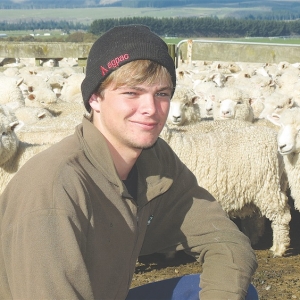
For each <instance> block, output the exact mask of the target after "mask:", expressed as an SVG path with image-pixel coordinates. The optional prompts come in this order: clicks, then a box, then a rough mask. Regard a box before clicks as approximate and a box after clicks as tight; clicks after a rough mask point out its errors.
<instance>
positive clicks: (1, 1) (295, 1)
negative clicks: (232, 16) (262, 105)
mask: <svg viewBox="0 0 300 300" xmlns="http://www.w3.org/2000/svg"><path fill="white" fill-rule="evenodd" d="M191 5H192V6H199V7H239V8H241V7H245V8H249V7H257V6H266V7H271V8H272V9H281V10H290V11H293V9H295V7H297V8H298V7H300V0H283V1H277V0H265V1H263V2H262V1H258V0H239V1H237V0H236V1H234V0H0V9H41V8H46V9H47V8H79V7H84V8H87V7H105V6H123V7H134V8H137V7H175V6H182V7H186V6H191Z"/></svg>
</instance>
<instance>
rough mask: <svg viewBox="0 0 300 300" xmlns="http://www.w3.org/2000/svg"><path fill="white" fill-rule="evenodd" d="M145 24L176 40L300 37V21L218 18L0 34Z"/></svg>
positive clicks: (8, 26) (42, 24)
mask: <svg viewBox="0 0 300 300" xmlns="http://www.w3.org/2000/svg"><path fill="white" fill-rule="evenodd" d="M128 24H144V25H146V26H149V27H150V28H151V30H152V31H154V32H155V33H157V34H158V35H160V36H175V37H184V38H188V37H276V36H293V35H294V36H295V35H300V20H299V19H298V20H294V21H277V20H252V19H236V18H222V19H218V18H217V17H205V18H198V17H186V18H185V17H181V18H179V17H178V18H153V17H132V18H120V19H116V18H112V19H99V20H95V21H93V22H92V23H91V25H84V24H82V23H74V22H68V21H54V20H49V21H46V20H43V21H34V20H32V21H20V22H17V23H10V22H7V21H2V22H0V31H1V32H5V31H17V30H28V31H33V32H34V30H54V29H60V30H62V31H63V32H66V33H69V32H70V31H84V32H88V33H90V34H92V35H94V36H100V35H101V34H102V33H104V32H105V31H107V30H108V29H110V28H112V27H113V26H117V25H128Z"/></svg>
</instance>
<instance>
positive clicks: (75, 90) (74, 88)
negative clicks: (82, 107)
mask: <svg viewBox="0 0 300 300" xmlns="http://www.w3.org/2000/svg"><path fill="white" fill-rule="evenodd" d="M84 77H85V74H84V73H73V74H72V75H70V76H69V77H68V78H66V80H65V83H64V85H63V87H62V89H61V96H60V98H61V100H63V101H66V102H76V103H83V99H82V94H81V83H82V81H83V79H84Z"/></svg>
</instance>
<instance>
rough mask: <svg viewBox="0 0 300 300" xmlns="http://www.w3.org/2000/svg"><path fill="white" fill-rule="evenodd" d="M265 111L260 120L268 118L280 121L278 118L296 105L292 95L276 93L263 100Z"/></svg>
mask: <svg viewBox="0 0 300 300" xmlns="http://www.w3.org/2000/svg"><path fill="white" fill-rule="evenodd" d="M263 104H264V109H263V110H262V112H261V113H260V115H259V118H260V119H263V118H265V119H266V118H268V119H270V118H271V119H273V120H275V121H276V120H278V116H279V115H280V114H282V112H283V111H284V110H286V109H289V108H291V107H293V106H295V105H296V104H295V103H294V100H293V98H292V97H291V96H290V95H286V94H281V93H279V92H274V93H273V94H271V95H269V96H267V97H266V98H265V99H264V100H263Z"/></svg>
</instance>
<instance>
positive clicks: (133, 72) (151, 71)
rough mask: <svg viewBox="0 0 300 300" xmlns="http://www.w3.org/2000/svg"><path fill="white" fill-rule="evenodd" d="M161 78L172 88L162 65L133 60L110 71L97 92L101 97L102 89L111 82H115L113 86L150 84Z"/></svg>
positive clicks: (169, 78) (170, 79) (148, 61)
mask: <svg viewBox="0 0 300 300" xmlns="http://www.w3.org/2000/svg"><path fill="white" fill-rule="evenodd" d="M162 79H167V81H168V84H169V85H170V87H171V88H172V89H173V83H172V78H171V75H170V74H169V72H168V70H167V69H166V68H165V67H164V66H162V65H160V64H158V63H156V62H154V61H151V60H135V61H132V62H129V63H127V64H125V65H123V66H122V67H120V68H119V69H117V70H116V71H114V72H112V73H111V74H110V75H109V76H108V77H107V78H106V79H105V80H104V81H103V82H102V84H101V85H100V87H99V89H98V92H97V94H99V95H100V97H103V96H104V94H103V92H104V90H105V89H106V88H107V87H108V86H109V85H110V84H111V83H112V82H113V83H114V84H115V88H118V87H120V86H124V85H129V86H134V85H137V84H142V83H146V84H149V85H151V84H152V83H155V82H159V80H162Z"/></svg>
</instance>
